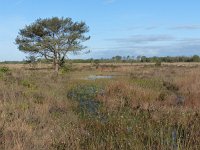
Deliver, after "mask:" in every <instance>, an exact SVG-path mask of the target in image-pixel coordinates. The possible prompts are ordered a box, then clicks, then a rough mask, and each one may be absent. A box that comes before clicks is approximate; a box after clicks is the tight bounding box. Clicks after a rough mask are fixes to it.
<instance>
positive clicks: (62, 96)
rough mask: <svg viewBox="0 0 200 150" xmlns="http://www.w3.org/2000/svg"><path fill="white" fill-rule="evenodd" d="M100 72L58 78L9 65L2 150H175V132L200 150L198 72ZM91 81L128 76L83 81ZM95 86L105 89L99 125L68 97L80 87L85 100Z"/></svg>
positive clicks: (2, 94)
mask: <svg viewBox="0 0 200 150" xmlns="http://www.w3.org/2000/svg"><path fill="white" fill-rule="evenodd" d="M101 65H103V66H104V67H103V68H104V69H101V67H100V70H98V69H96V68H95V67H93V66H91V64H74V65H73V66H74V70H73V71H72V72H70V73H61V74H59V76H55V74H54V73H53V71H52V70H50V69H41V68H49V67H50V66H48V65H47V66H46V65H44V66H41V67H39V69H38V70H29V69H28V66H26V67H25V68H24V66H22V65H3V66H8V67H9V68H10V71H8V72H1V73H0V149H8V150H9V149H10V150H11V149H16V150H21V149H24V150H29V149H33V150H34V149H35V150H38V149H41V150H42V149H44V150H46V149H105V148H107V149H169V148H171V147H170V146H172V143H170V141H171V134H172V132H173V131H174V130H177V133H178V134H180V135H177V141H178V140H179V141H178V142H177V143H178V146H179V148H180V149H198V148H199V147H200V141H199V138H198V137H199V135H200V133H199V123H200V122H199V120H200V118H199V116H200V113H199V108H200V101H199V97H200V92H199V91H200V80H199V77H200V66H199V64H181V66H180V64H177V65H175V64H172V65H171V64H170V66H169V64H164V65H163V66H162V67H155V66H154V64H134V65H127V64H113V65H115V67H113V66H112V65H110V64H109V65H108V64H101ZM86 70H87V71H86ZM90 74H97V75H99V74H102V75H113V74H114V75H115V74H117V75H122V76H117V77H115V78H113V79H105V80H104V79H102V80H96V81H86V80H85V79H83V78H84V77H86V76H88V75H90ZM91 84H92V85H95V86H97V87H100V89H101V88H102V89H103V92H101V93H98V94H97V96H96V95H95V96H94V98H95V100H96V101H98V102H99V103H100V104H101V108H99V112H98V114H100V117H99V116H98V117H96V118H95V117H94V118H93V117H91V116H90V117H88V116H87V115H86V114H84V115H83V114H82V113H81V112H80V110H79V109H78V110H77V108H78V102H75V101H72V100H71V99H69V97H67V94H68V92H69V91H70V90H71V89H72V88H74V87H76V86H77V85H84V86H83V88H81V89H80V90H83V92H81V94H83V95H84V87H89V86H90V85H91ZM86 96H87V95H86ZM90 96H91V95H90ZM86 98H87V97H86ZM179 100H183V101H181V102H179ZM102 116H105V118H106V119H105V120H104V122H102V121H101V119H100V120H99V118H101V117H102ZM179 129H180V130H181V132H180V133H179ZM129 130H130V131H129ZM182 132H184V134H183V135H182ZM182 136H184V137H182ZM165 142H166V143H165Z"/></svg>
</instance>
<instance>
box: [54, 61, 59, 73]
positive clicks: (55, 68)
mask: <svg viewBox="0 0 200 150" xmlns="http://www.w3.org/2000/svg"><path fill="white" fill-rule="evenodd" d="M53 68H54V71H55V72H57V73H58V71H59V68H60V65H59V61H58V60H57V59H54V60H53Z"/></svg>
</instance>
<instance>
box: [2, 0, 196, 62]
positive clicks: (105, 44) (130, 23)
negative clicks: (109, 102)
mask: <svg viewBox="0 0 200 150" xmlns="http://www.w3.org/2000/svg"><path fill="white" fill-rule="evenodd" d="M199 6H200V1H199V0H165V1H164V0H0V61H4V60H22V59H24V58H25V55H24V54H23V53H22V52H20V51H19V50H18V49H17V46H16V45H15V44H14V41H15V38H16V36H17V34H18V31H19V29H21V28H23V27H24V26H25V25H28V24H30V23H32V22H34V21H35V20H36V19H38V18H48V17H52V16H58V17H71V18H72V19H73V20H74V21H85V22H86V24H87V25H88V26H89V27H90V32H89V34H90V35H91V40H90V41H88V42H86V43H85V44H86V45H87V46H88V47H89V49H90V50H91V53H89V54H84V55H77V56H69V57H70V58H91V57H93V58H102V57H105V58H109V57H112V56H115V55H122V56H127V55H130V56H137V55H145V56H167V55H170V56H176V55H187V56H191V55H194V54H198V55H200V16H199V14H200V9H199Z"/></svg>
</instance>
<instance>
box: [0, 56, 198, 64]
mask: <svg viewBox="0 0 200 150" xmlns="http://www.w3.org/2000/svg"><path fill="white" fill-rule="evenodd" d="M32 62H41V63H49V61H47V60H45V59H35V58H33V57H31V58H30V59H27V60H23V61H3V62H0V63H1V64H26V63H32ZM66 62H71V63H138V62H149V63H155V62H169V63H173V62H200V57H199V56H198V55H194V56H175V57H173V56H166V57H157V56H154V57H146V56H136V57H135V56H127V57H124V56H114V57H112V58H101V59H93V58H91V59H70V60H66Z"/></svg>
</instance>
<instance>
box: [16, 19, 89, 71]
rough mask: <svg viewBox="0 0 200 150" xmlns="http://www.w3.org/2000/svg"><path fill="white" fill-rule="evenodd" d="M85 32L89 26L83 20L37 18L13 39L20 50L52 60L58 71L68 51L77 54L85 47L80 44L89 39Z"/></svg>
mask: <svg viewBox="0 0 200 150" xmlns="http://www.w3.org/2000/svg"><path fill="white" fill-rule="evenodd" d="M87 32H89V27H88V26H87V25H86V23H85V22H73V20H72V19H71V18H58V17H53V18H47V19H38V20H36V21H35V22H34V23H32V24H31V25H28V26H25V28H24V29H21V30H20V32H19V35H18V36H17V38H16V40H15V41H16V44H17V45H18V48H19V50H20V51H23V52H25V53H29V54H31V55H33V54H35V55H37V56H39V57H44V58H45V59H48V60H52V61H53V64H54V69H55V70H56V71H58V69H59V67H60V66H62V65H63V64H64V60H65V58H66V56H67V54H68V53H70V52H72V53H74V54H77V53H79V52H80V51H82V50H84V49H86V48H87V47H86V46H84V45H82V42H85V41H87V40H89V39H90V36H86V33H87Z"/></svg>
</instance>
